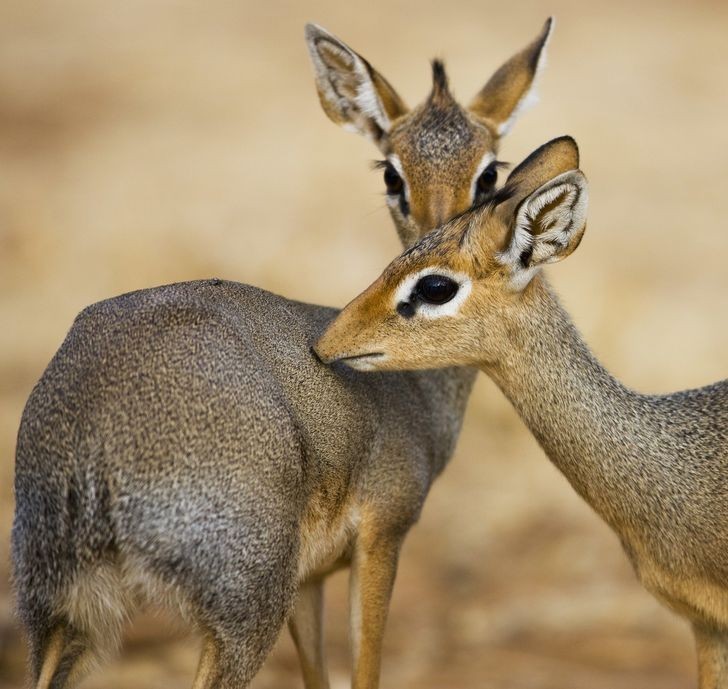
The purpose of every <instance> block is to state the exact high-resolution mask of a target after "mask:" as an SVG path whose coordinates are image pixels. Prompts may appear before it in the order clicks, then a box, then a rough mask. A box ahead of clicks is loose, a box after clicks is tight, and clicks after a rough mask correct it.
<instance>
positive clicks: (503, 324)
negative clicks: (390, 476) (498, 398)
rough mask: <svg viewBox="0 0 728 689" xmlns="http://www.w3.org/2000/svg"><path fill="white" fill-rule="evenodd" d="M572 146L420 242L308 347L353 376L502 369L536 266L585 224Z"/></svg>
mask: <svg viewBox="0 0 728 689" xmlns="http://www.w3.org/2000/svg"><path fill="white" fill-rule="evenodd" d="M578 160H579V158H578V149H577V148H576V144H575V142H574V141H573V139H571V138H569V137H561V138H560V139H555V140H554V141H552V142H549V143H548V144H546V145H544V146H542V147H541V148H540V149H538V151H536V152H534V153H533V154H531V156H529V157H528V158H527V159H526V161H524V162H523V163H522V164H521V165H519V166H518V167H517V168H516V169H515V170H514V171H513V173H512V174H511V175H510V176H509V178H508V181H507V183H506V185H505V187H504V188H503V189H500V190H498V191H496V192H495V193H493V194H491V196H490V197H489V198H488V199H487V200H486V202H485V203H484V204H483V205H482V206H479V207H478V208H475V209H473V210H471V211H469V212H467V213H464V214H462V215H461V216H459V217H457V218H455V219H454V220H452V221H450V222H449V223H447V224H446V225H444V226H442V227H440V228H438V229H436V230H434V231H433V232H431V233H430V234H428V235H426V236H425V237H423V238H422V239H421V240H420V241H418V242H417V243H416V244H415V245H414V246H413V247H411V248H410V249H408V250H407V251H405V252H404V253H403V254H402V255H401V256H399V257H398V258H397V259H395V260H394V261H393V262H392V263H391V264H390V265H389V266H388V267H387V269H386V270H385V271H384V273H382V275H381V276H380V277H379V279H378V280H377V281H376V282H375V283H373V284H372V285H371V286H370V287H369V289H367V290H366V291H365V292H364V293H363V294H361V295H360V296H359V297H357V298H356V299H354V301H352V302H351V303H350V304H349V305H348V306H346V307H345V308H344V310H343V311H342V312H341V313H340V314H339V316H338V317H337V318H336V319H335V320H334V321H333V323H332V324H331V325H330V326H329V328H328V329H327V330H326V332H325V333H324V334H323V336H322V337H321V338H320V339H319V341H318V342H317V343H316V345H315V351H316V353H317V355H318V356H319V358H320V359H321V360H322V361H324V362H326V363H330V362H333V361H342V362H344V363H346V364H347V365H349V366H351V367H352V368H357V369H360V370H385V369H419V368H439V367H444V366H454V365H470V364H473V365H480V366H484V367H488V366H492V365H495V364H496V363H498V362H501V361H504V360H505V359H506V357H507V354H508V352H510V351H512V347H513V346H514V344H515V343H517V342H518V329H519V325H518V324H519V323H522V322H523V320H522V318H523V317H524V313H525V314H526V315H525V317H526V318H532V315H531V316H529V314H528V313H527V311H528V308H526V307H525V306H524V305H525V304H526V303H537V300H536V301H534V300H532V299H527V295H528V294H530V293H531V292H530V290H531V286H532V285H533V284H536V283H535V282H534V281H533V279H534V277H535V276H536V274H537V273H538V271H539V270H540V268H541V266H542V265H544V264H547V263H553V262H556V261H559V260H561V259H562V258H565V257H566V256H568V255H569V254H570V253H571V252H572V251H573V250H574V249H575V248H576V247H577V246H578V244H579V242H580V240H581V237H582V234H583V232H584V228H585V223H586V203H587V190H586V180H585V179H584V176H583V174H582V173H581V172H579V171H578V170H577V169H575V168H576V167H577V166H578Z"/></svg>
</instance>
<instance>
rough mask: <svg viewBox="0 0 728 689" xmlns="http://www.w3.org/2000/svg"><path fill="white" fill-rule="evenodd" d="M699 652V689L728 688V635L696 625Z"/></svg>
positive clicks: (696, 641) (694, 628)
mask: <svg viewBox="0 0 728 689" xmlns="http://www.w3.org/2000/svg"><path fill="white" fill-rule="evenodd" d="M693 630H694V632H695V643H696V646H697V650H698V688H699V689H725V688H726V687H728V634H726V632H722V631H717V630H714V629H709V628H707V627H701V626H698V625H695V626H694V627H693Z"/></svg>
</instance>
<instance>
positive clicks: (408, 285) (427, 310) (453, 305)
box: [393, 266, 473, 318]
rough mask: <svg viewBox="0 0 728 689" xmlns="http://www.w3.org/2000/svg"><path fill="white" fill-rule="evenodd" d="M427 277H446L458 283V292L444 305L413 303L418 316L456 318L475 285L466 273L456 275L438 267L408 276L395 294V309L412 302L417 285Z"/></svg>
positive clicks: (430, 267) (424, 269)
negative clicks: (403, 303)
mask: <svg viewBox="0 0 728 689" xmlns="http://www.w3.org/2000/svg"><path fill="white" fill-rule="evenodd" d="M426 275H444V276H445V277H448V278H450V279H451V280H454V281H455V282H457V283H458V291H457V293H456V294H455V296H454V297H453V298H452V299H450V301H446V302H445V303H444V304H428V303H427V302H424V301H422V300H418V301H417V303H412V306H413V307H414V309H415V313H416V314H417V315H420V316H424V317H425V318H442V317H445V316H455V315H456V314H457V312H458V311H459V310H460V307H461V306H462V304H463V302H464V301H465V300H466V299H467V298H468V296H469V295H470V291H471V290H472V288H473V283H472V281H471V279H470V278H469V277H468V276H467V275H465V274H464V273H455V272H453V271H452V270H449V269H447V268H440V267H438V266H428V267H427V268H423V269H422V270H420V271H418V272H416V273H412V274H411V275H408V276H407V277H406V278H405V279H404V280H402V282H401V283H400V284H399V286H398V287H397V289H396V290H395V292H394V305H393V306H394V308H395V309H396V308H397V305H398V304H401V303H402V302H407V303H410V302H411V300H412V293H413V292H414V289H415V285H417V283H418V282H419V281H420V280H421V279H422V278H423V277H425V276H426Z"/></svg>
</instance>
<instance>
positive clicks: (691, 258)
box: [0, 0, 728, 689]
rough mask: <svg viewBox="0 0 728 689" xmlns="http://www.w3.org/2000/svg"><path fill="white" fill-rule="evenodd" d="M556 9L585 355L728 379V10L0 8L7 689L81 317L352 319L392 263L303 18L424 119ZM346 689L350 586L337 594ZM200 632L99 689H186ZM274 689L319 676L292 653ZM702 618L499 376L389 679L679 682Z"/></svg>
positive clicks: (532, 140) (615, 366) (335, 584)
mask: <svg viewBox="0 0 728 689" xmlns="http://www.w3.org/2000/svg"><path fill="white" fill-rule="evenodd" d="M550 13H553V14H555V15H556V18H557V26H556V31H555V34H554V36H553V40H552V43H551V46H550V51H549V60H548V68H547V70H546V72H545V73H544V75H543V79H542V81H541V84H540V93H541V103H540V104H539V105H538V106H537V108H536V109H534V110H532V111H530V112H528V113H527V114H526V115H524V117H523V118H522V119H521V120H520V121H519V122H518V124H517V125H516V127H515V130H514V132H513V133H512V134H511V135H510V137H509V138H507V139H506V140H505V141H504V145H503V147H502V151H501V158H502V159H504V160H509V161H511V162H518V161H519V160H520V159H521V158H523V157H524V156H525V155H526V154H527V153H528V152H530V150H532V149H533V148H535V147H536V146H537V145H539V144H541V143H543V142H544V141H546V140H547V139H548V138H550V137H552V136H554V135H558V134H562V133H569V134H572V135H573V136H575V137H576V138H577V140H578V141H579V143H580V145H581V149H582V154H583V169H584V170H585V172H586V173H587V175H588V176H589V178H590V181H591V199H592V203H591V212H590V224H589V229H588V231H587V235H586V238H585V241H584V242H583V244H582V246H581V248H580V249H579V251H578V252H577V253H576V254H575V255H574V256H573V257H572V258H570V259H569V260H568V261H566V262H565V263H564V264H562V265H559V266H556V267H554V268H553V269H551V270H550V275H551V277H552V280H553V282H554V283H555V284H556V286H557V288H558V290H559V291H560V293H561V294H562V296H563V300H564V302H565V303H566V305H567V306H568V308H569V309H570V311H571V312H572V314H573V317H574V319H575V321H576V323H577V324H578V325H579V326H580V327H581V329H582V330H583V333H584V335H585V337H586V339H587V341H588V342H589V343H590V344H591V345H592V346H593V348H594V349H595V351H596V352H597V354H598V355H599V356H600V357H601V358H602V359H603V361H604V362H605V363H606V364H607V366H608V367H609V368H610V369H611V370H612V371H613V372H614V373H615V374H617V375H618V376H619V377H621V378H622V379H623V380H624V381H625V382H626V383H628V384H630V385H632V386H634V387H637V388H639V389H641V390H645V391H668V390H672V389H676V388H680V387H689V386H697V385H702V384H705V383H708V382H710V381H712V380H714V379H718V378H721V377H724V376H725V375H726V374H727V373H728V366H727V365H726V364H727V363H728V357H727V356H726V352H728V318H727V312H728V308H727V303H726V302H727V295H728V270H727V269H726V264H727V262H728V221H726V217H725V201H726V191H725V190H726V185H727V184H728V162H726V157H727V156H728V126H726V113H727V112H728V73H727V70H726V66H727V65H728V41H726V35H727V32H728V5H726V4H725V3H720V2H715V3H714V4H701V3H696V2H682V3H678V2H675V3H670V2H640V3H636V2H615V1H614V0H610V1H608V2H589V3H584V2H579V3H577V2H569V1H568V0H554V1H553V2H550V3H543V2H536V1H535V0H534V1H523V2H521V1H512V2H507V3H505V2H494V1H493V0H472V1H471V0H458V1H456V2H447V3H443V2H435V1H433V0H420V1H419V2H410V3H405V2H397V1H395V0H387V1H386V2H383V1H381V0H372V1H371V2H368V3H362V4H360V5H357V4H354V3H344V2H334V1H333V0H314V1H310V2H308V1H306V2H290V3H283V2H267V3H264V2H251V1H250V0H239V1H237V2H220V1H211V2H197V3H187V2H176V3H175V2H166V1H163V0H154V1H149V0H147V1H142V0H126V1H125V2H98V0H88V1H87V2H76V1H75V0H74V1H72V2H69V1H68V0H66V1H63V2H62V1H60V0H59V1H57V2H49V1H43V2H34V3H28V2H25V1H23V0H3V2H2V3H0V323H2V327H0V687H1V688H2V689H7V688H11V687H12V688H17V687H21V686H22V684H23V667H24V651H23V646H22V643H21V640H20V638H19V633H18V631H17V629H16V627H15V625H14V622H13V617H12V603H11V598H10V590H9V588H10V585H9V581H8V571H9V562H8V560H9V554H8V550H9V544H8V535H9V528H10V523H11V517H12V509H13V502H12V467H13V452H14V442H15V432H16V428H17V425H18V421H19V416H20V413H21V410H22V406H23V403H24V400H25V398H26V397H27V395H28V393H29V392H30V389H31V387H32V385H33V384H34V382H35V381H36V379H37V378H38V377H39V375H40V373H41V372H42V370H43V367H44V366H45V364H46V362H47V361H48V359H49V358H50V356H51V355H52V354H53V352H54V350H55V349H56V347H57V346H58V345H59V344H60V342H61V340H62V339H63V337H64V334H65V332H66V330H67V328H68V326H69V325H70V323H71V321H72V319H73V317H74V315H75V314H76V313H77V312H78V311H79V310H80V309H81V308H82V307H83V306H85V305H87V304H89V303H90V302H93V301H96V300H99V299H102V298H104V297H108V296H111V295H115V294H118V293H121V292H125V291H128V290H132V289H136V288H140V287H147V286H151V285H158V284H163V283H168V282H172V281H177V280H189V279H195V278H204V277H211V276H219V277H224V278H230V279H234V280H239V281H243V282H250V283H254V284H256V285H259V286H261V287H265V288H267V289H270V290H272V291H275V292H279V293H282V294H285V295H287V296H289V297H293V298H297V299H301V300H307V301H313V302H319V303H324V304H331V305H343V304H344V303H345V302H346V301H347V300H348V299H350V298H351V297H353V296H354V295H355V294H356V293H357V292H358V291H359V290H360V289H361V288H363V287H364V286H366V285H367V284H368V283H369V282H370V281H371V280H372V279H373V278H374V277H375V276H376V275H378V274H379V272H380V270H381V269H382V268H383V267H384V265H385V263H386V262H387V261H388V260H389V259H390V258H391V257H393V256H394V255H395V254H396V253H397V251H398V244H397V241H396V239H395V234H394V230H393V229H392V227H391V225H390V219H389V217H388V214H387V212H386V210H385V207H384V200H383V197H382V192H383V184H382V182H381V179H380V173H373V172H371V171H370V170H369V167H368V161H369V160H371V159H372V158H375V157H377V153H376V151H375V150H374V149H373V147H371V145H370V144H369V143H368V142H366V141H364V140H361V139H359V138H357V137H355V136H353V135H351V134H348V133H345V132H343V131H341V130H338V129H336V128H335V127H334V125H332V124H331V123H330V122H329V121H328V120H327V119H326V118H325V116H324V115H323V113H322V112H321V111H320V109H319V105H318V102H317V99H316V96H315V92H314V87H313V80H312V75H311V70H310V66H309V63H308V57H307V54H306V52H305V47H304V42H303V24H304V22H305V21H307V20H315V21H317V22H319V23H321V24H323V25H324V26H326V27H327V28H329V29H330V30H332V31H334V32H335V33H337V34H338V35H340V36H341V37H342V38H343V39H344V40H346V41H348V42H349V43H350V44H351V45H352V46H353V47H354V48H355V49H357V50H359V51H360V52H361V53H362V54H363V55H364V56H365V57H367V58H368V59H369V60H370V61H371V62H372V63H373V64H374V65H375V66H376V67H378V68H379V69H381V71H382V72H383V73H384V74H385V75H386V76H387V77H388V78H389V79H390V80H391V81H392V82H393V83H394V85H395V87H396V88H397V89H398V90H399V91H400V93H401V94H402V95H403V96H404V97H405V99H406V100H407V101H408V102H409V103H410V104H415V103H416V102H418V101H419V100H421V99H422V98H424V96H425V95H426V93H427V91H428V89H429V79H430V74H429V66H428V59H429V58H431V57H432V56H435V55H439V56H443V57H444V58H445V59H446V60H447V63H448V67H449V71H450V74H451V80H452V84H453V88H454V90H455V92H456V94H458V95H459V96H460V97H461V99H462V100H467V99H469V97H470V96H471V95H472V94H473V93H474V92H475V91H476V90H477V89H478V88H479V87H480V86H481V85H482V84H483V83H484V81H485V80H486V79H487V77H488V76H489V75H490V74H491V73H492V72H493V71H494V70H495V69H496V68H497V67H498V66H499V65H500V63H501V62H502V61H504V60H505V59H506V58H507V57H509V56H510V55H511V54H512V53H513V52H515V51H516V50H519V49H520V48H521V47H522V46H523V45H525V44H526V43H527V42H528V41H530V40H531V39H532V37H534V36H535V35H536V33H537V32H538V31H539V29H540V27H541V25H542V23H543V21H544V19H545V18H546V16H548V14H550ZM327 625H328V629H327V638H328V641H327V643H328V649H329V653H330V664H331V670H332V680H333V685H334V687H335V689H342V688H343V687H345V686H347V682H348V641H347V631H346V629H347V627H346V576H345V575H344V574H339V575H337V576H336V577H335V578H334V579H333V581H332V582H331V584H330V587H329V598H328V608H327ZM196 649H197V641H196V640H195V639H194V638H193V637H189V636H186V635H185V634H184V633H183V632H180V631H179V630H175V629H174V628H173V627H170V626H169V625H168V624H167V623H166V622H165V621H164V620H159V619H157V618H155V617H146V618H144V619H143V620H141V621H139V622H138V623H137V624H136V625H135V626H134V628H133V629H132V630H131V631H130V633H129V637H128V641H127V644H126V646H125V649H124V653H123V656H122V658H121V659H120V660H119V661H118V662H117V663H115V664H113V665H111V666H110V667H108V668H106V669H105V670H104V671H103V672H101V673H98V674H96V675H94V676H93V677H92V678H90V679H89V680H88V681H87V683H86V684H85V685H84V686H86V687H89V688H94V689H102V688H105V689H110V688H112V687H119V688H122V689H126V688H129V689H131V688H132V687H135V688H157V687H159V688H176V687H180V688H182V687H187V686H189V684H190V682H191V677H192V673H193V669H194V666H195V664H196V659H197V656H196ZM254 686H255V687H256V689H274V688H279V687H281V688H282V687H300V686H301V682H300V679H299V676H298V669H297V664H296V658H295V656H294V653H293V648H292V644H291V642H290V641H289V639H288V638H287V636H286V635H284V636H283V637H282V638H281V640H280V642H279V644H278V647H277V648H276V650H275V652H274V653H273V654H272V656H271V657H270V659H269V660H268V662H267V663H266V665H265V667H264V668H263V670H262V671H261V673H260V675H259V677H258V678H257V679H256V681H255V684H254ZM693 686H695V680H694V670H693V649H692V643H691V640H690V637H689V634H688V631H687V629H686V628H685V626H684V624H683V623H681V622H679V621H677V620H676V619H674V618H673V617H672V616H671V615H670V614H669V613H667V612H666V611H664V610H663V609H662V608H661V607H660V606H659V605H658V604H657V603H656V602H655V601H654V600H653V599H652V598H651V597H650V596H649V595H648V594H647V593H644V592H643V591H642V590H641V589H640V587H639V586H638V585H637V583H636V582H635V580H634V577H633V574H632V572H631V570H630V567H629V565H628V564H627V561H626V558H625V557H624V556H623V554H622V553H621V550H620V547H619V544H618V542H617V539H616V538H615V537H614V536H613V535H612V534H611V533H610V532H609V530H608V529H607V527H605V526H604V525H603V524H601V522H599V520H598V519H597V518H596V517H595V516H594V515H593V514H592V513H591V511H590V510H589V509H588V508H587V507H586V506H585V505H584V504H582V502H581V501H580V500H579V499H578V498H577V497H576V496H575V495H574V494H573V492H572V490H571V488H570V487H569V486H568V484H567V483H566V481H565V480H564V479H563V478H562V477H561V476H560V475H559V474H557V472H556V471H555V470H554V469H553V468H552V467H551V466H550V464H549V463H548V462H547V460H546V459H545V458H544V457H543V456H542V453H541V451H540V450H539V448H538V447H537V445H536V443H535V442H534V441H533V440H532V439H531V438H530V436H529V435H528V434H527V432H526V431H525V429H524V427H523V426H522V424H521V423H520V421H519V420H518V418H517V417H516V415H515V414H514V412H513V411H512V410H511V408H510V407H509V406H508V404H507V403H506V402H505V400H504V399H502V398H501V396H500V394H499V392H498V390H497V389H496V388H495V387H494V386H493V385H492V384H491V383H490V382H489V381H487V380H486V379H485V378H481V379H480V380H479V382H478V385H477V387H476V391H475V394H474V397H473V400H472V402H471V406H470V410H469V414H468V417H467V420H466V425H465V429H464V432H463V435H462V441H461V443H460V446H459V449H458V452H457V455H456V457H455V459H454V461H453V463H452V465H451V466H450V467H449V468H448V470H447V471H446V472H445V474H444V475H443V477H442V478H441V479H440V480H439V482H438V483H437V485H436V487H435V489H434V490H433V492H432V495H431V497H430V500H429V503H428V504H427V505H426V508H425V511H424V514H423V517H422V520H421V523H420V524H419V525H418V526H417V527H416V528H415V529H414V530H413V532H412V534H411V536H410V538H409V540H408V542H407V545H406V547H405V550H404V553H403V557H402V561H401V569H400V575H399V579H398V582H397V586H396V589H395V596H394V601H393V605H392V610H391V617H390V624H389V628H388V634H387V638H386V649H385V661H384V671H383V682H382V687H383V689H388V688H392V687H399V688H400V689H406V688H414V687H418V688H425V689H428V688H430V687H431V688H433V689H434V688H435V687H438V688H442V687H447V688H451V687H452V688H461V687H462V688H471V687H472V688H476V687H477V688H478V689H481V688H485V689H489V688H491V687H492V688H495V687H498V688H503V689H526V688H529V689H530V688H533V689H557V688H558V689H577V688H578V689H582V688H587V689H602V688H604V689H606V688H611V687H621V688H624V689H653V688H654V689H658V688H659V689H678V688H679V689H687V688H689V687H693Z"/></svg>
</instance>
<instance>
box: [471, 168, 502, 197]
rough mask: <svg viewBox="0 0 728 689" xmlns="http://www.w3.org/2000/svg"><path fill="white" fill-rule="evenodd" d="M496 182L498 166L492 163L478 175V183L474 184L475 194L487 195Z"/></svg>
mask: <svg viewBox="0 0 728 689" xmlns="http://www.w3.org/2000/svg"><path fill="white" fill-rule="evenodd" d="M497 181H498V164H497V163H495V162H493V163H491V164H490V165H488V167H487V168H485V170H483V172H481V173H480V177H478V182H477V184H476V186H477V189H476V194H487V193H488V192H490V191H492V190H493V187H494V186H495V183H496V182H497Z"/></svg>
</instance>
